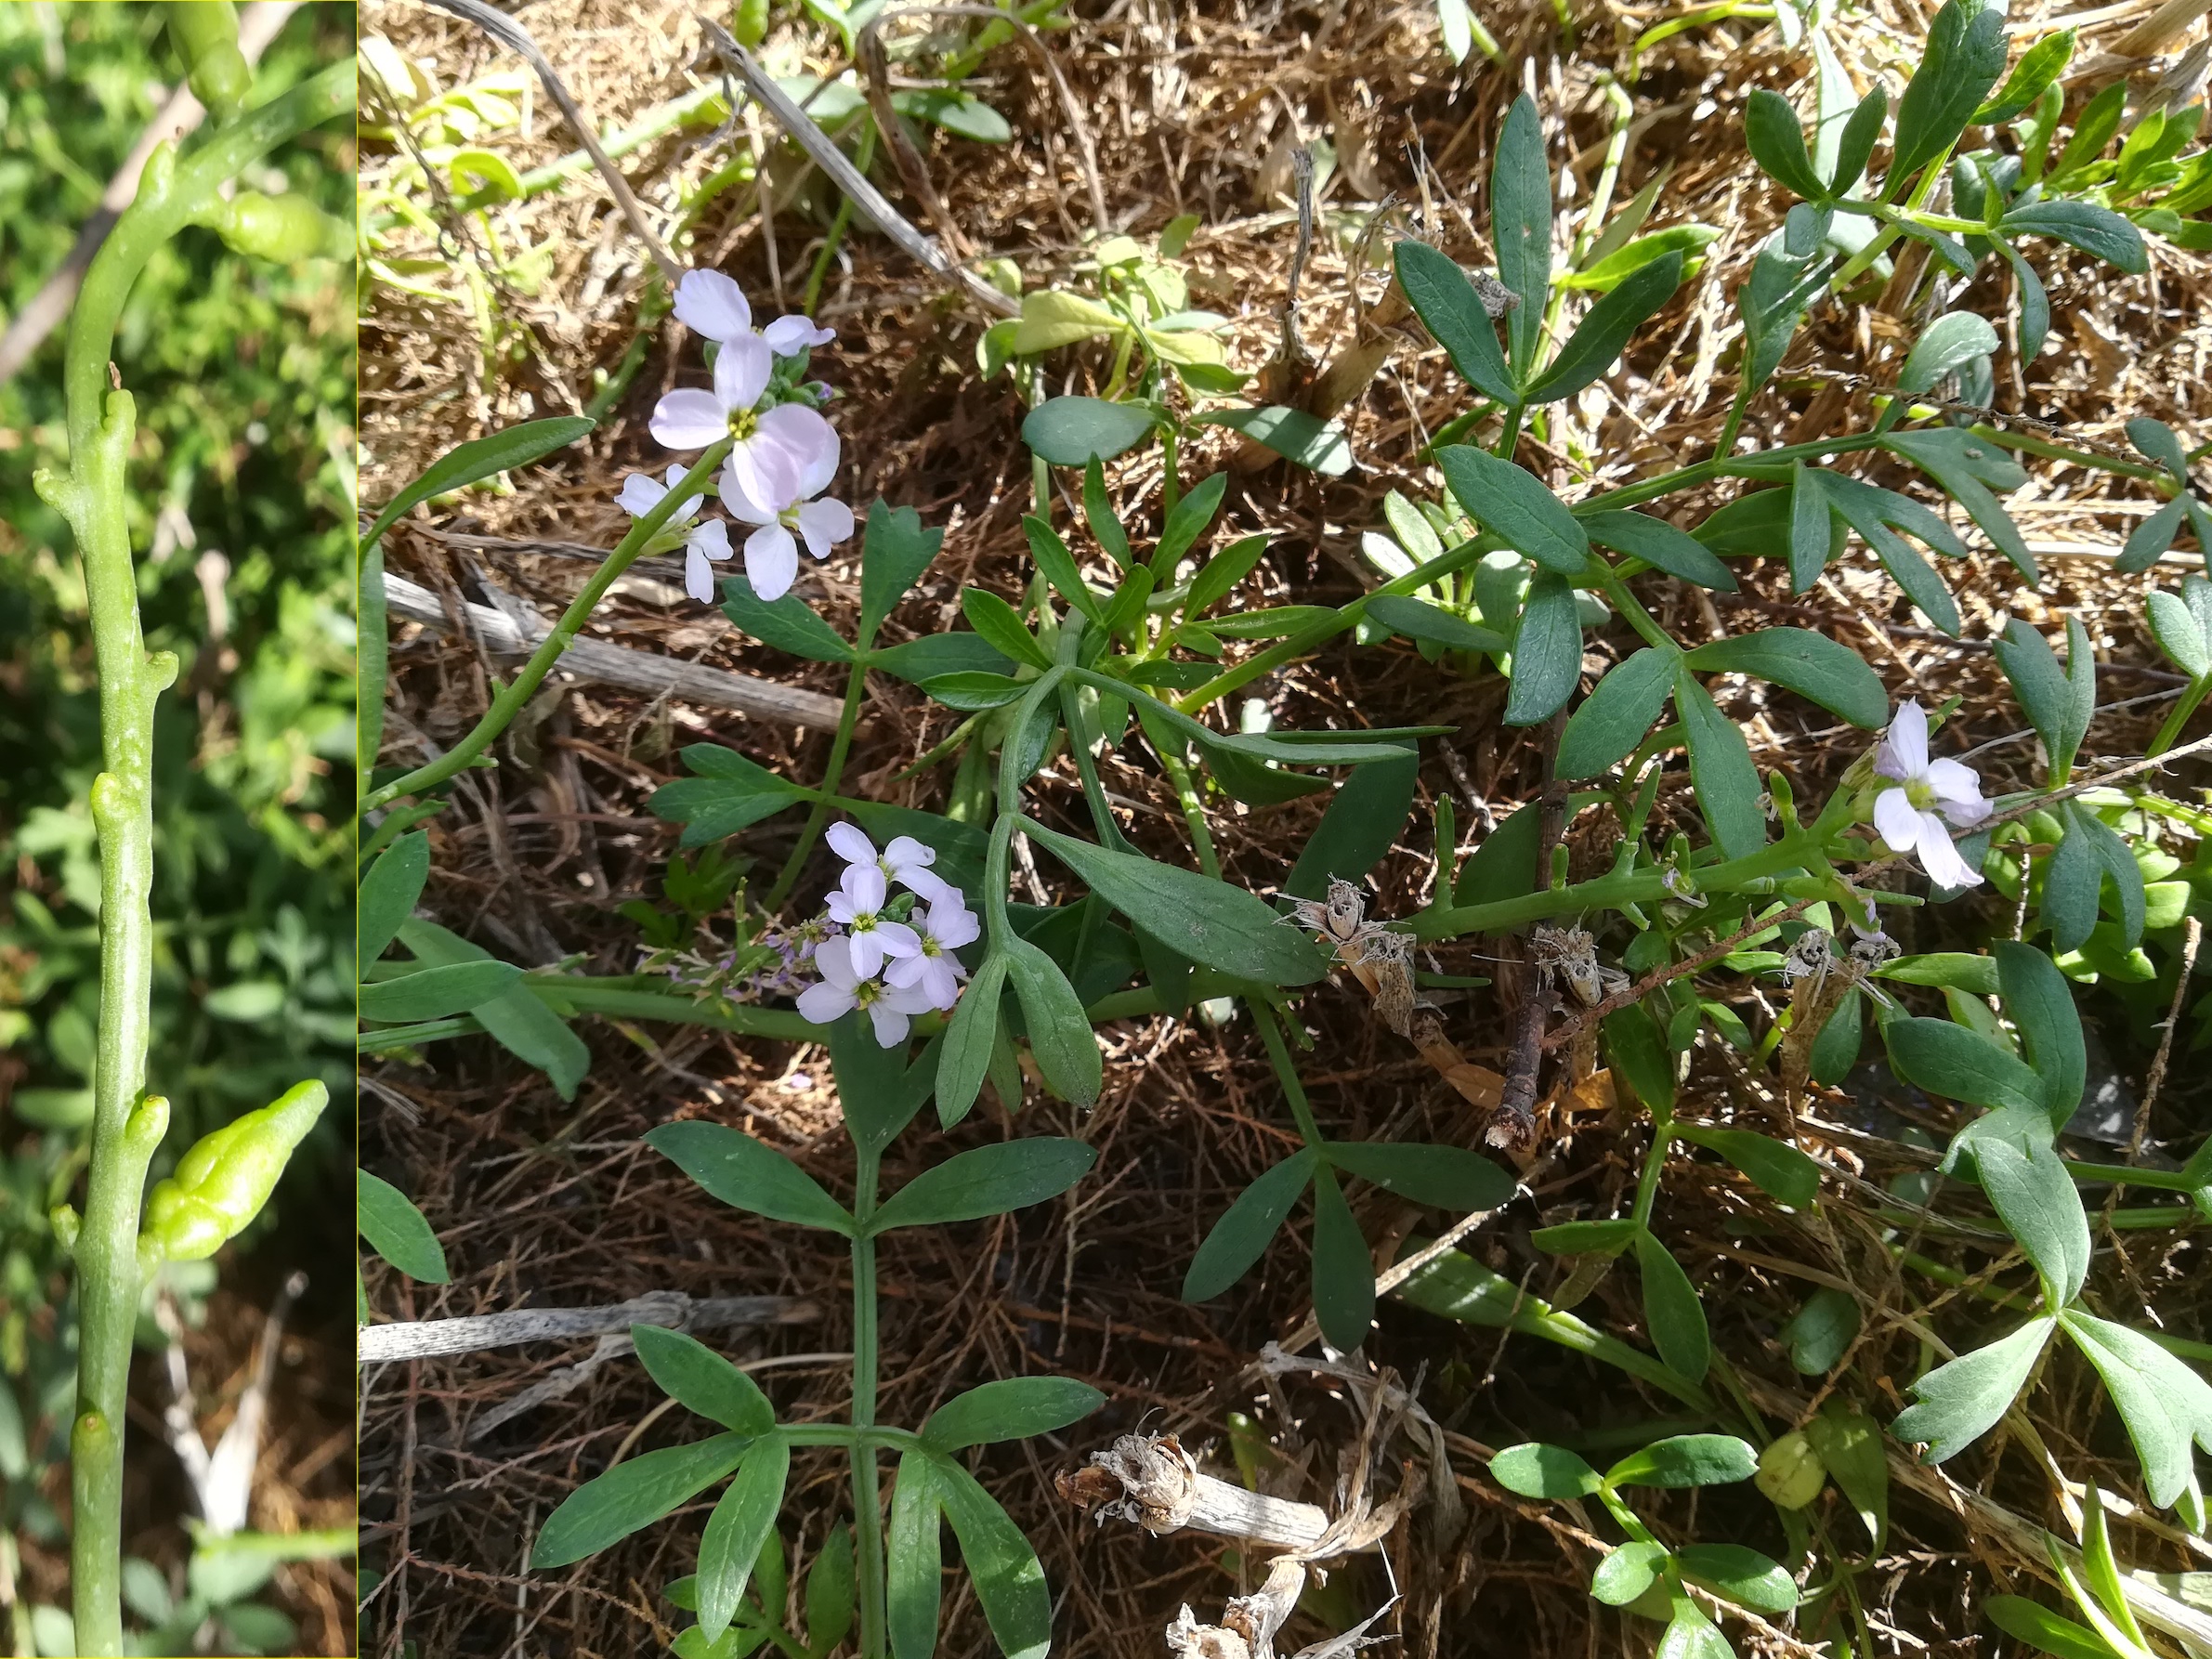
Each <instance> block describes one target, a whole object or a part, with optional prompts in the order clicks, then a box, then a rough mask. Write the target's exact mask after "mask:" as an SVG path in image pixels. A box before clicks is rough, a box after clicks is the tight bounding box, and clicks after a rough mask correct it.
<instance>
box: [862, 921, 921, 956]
mask: <svg viewBox="0 0 2212 1659" xmlns="http://www.w3.org/2000/svg"><path fill="white" fill-rule="evenodd" d="M872 936H873V937H875V938H878V939H881V940H882V941H883V954H884V955H885V956H920V955H921V954H922V940H921V937H920V935H918V934H916V933H915V932H914V930H913V929H912V928H910V927H909V926H908V925H907V924H906V923H905V922H903V921H879V922H877V923H876V924H875V930H874V934H873V935H872Z"/></svg>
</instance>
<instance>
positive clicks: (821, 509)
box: [799, 501, 853, 559]
mask: <svg viewBox="0 0 2212 1659" xmlns="http://www.w3.org/2000/svg"><path fill="white" fill-rule="evenodd" d="M852 533H853V510H852V508H850V507H848V506H846V505H845V504H844V503H843V502H841V501H818V502H808V503H806V504H805V506H803V507H801V508H800V509H799V534H801V535H802V536H804V537H805V538H806V551H807V552H808V553H811V554H812V555H814V556H815V557H816V558H818V559H826V558H828V557H829V556H830V549H831V548H832V547H834V546H836V545H837V543H838V542H842V541H844V539H845V538H846V537H847V536H849V535H851V534H852Z"/></svg>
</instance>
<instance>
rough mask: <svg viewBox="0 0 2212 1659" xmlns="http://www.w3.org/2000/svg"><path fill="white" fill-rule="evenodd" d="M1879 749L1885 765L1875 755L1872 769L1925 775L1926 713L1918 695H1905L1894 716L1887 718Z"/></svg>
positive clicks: (1887, 774)
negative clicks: (1888, 724)
mask: <svg viewBox="0 0 2212 1659" xmlns="http://www.w3.org/2000/svg"><path fill="white" fill-rule="evenodd" d="M1882 751H1883V757H1884V758H1886V759H1887V760H1888V762H1889V764H1888V765H1884V764H1882V760H1880V759H1878V760H1877V761H1876V762H1875V764H1874V769H1875V770H1876V771H1877V772H1879V773H1880V774H1881V775H1882V776H1883V777H1898V778H1904V777H1926V776H1927V774H1928V714H1927V712H1926V711H1925V710H1923V709H1922V708H1921V707H1920V703H1919V699H1917V698H1910V697H1908V698H1906V699H1904V701H1903V702H1901V703H1899V704H1898V705H1897V715H1896V718H1895V719H1893V720H1891V722H1890V732H1889V736H1888V737H1886V738H1883V739H1882ZM1891 767H1894V768H1895V770H1891Z"/></svg>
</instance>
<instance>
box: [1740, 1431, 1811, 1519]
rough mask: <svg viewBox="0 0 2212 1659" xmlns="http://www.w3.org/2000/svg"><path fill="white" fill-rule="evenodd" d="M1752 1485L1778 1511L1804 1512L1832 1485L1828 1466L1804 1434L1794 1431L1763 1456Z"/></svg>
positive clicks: (1760, 1456) (1763, 1453)
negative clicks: (1821, 1492)
mask: <svg viewBox="0 0 2212 1659" xmlns="http://www.w3.org/2000/svg"><path fill="white" fill-rule="evenodd" d="M1751 1483H1752V1484H1753V1485H1754V1486H1757V1487H1758V1488H1759V1489H1760V1491H1761V1492H1763V1493H1765V1494H1766V1496H1767V1499H1768V1501H1769V1502H1771V1503H1773V1504H1774V1507H1775V1508H1776V1509H1803V1508H1804V1507H1805V1506H1806V1505H1807V1504H1809V1503H1811V1502H1812V1501H1813V1499H1814V1498H1816V1497H1818V1496H1820V1489H1821V1488H1822V1487H1823V1486H1826V1484H1827V1483H1828V1470H1827V1466H1826V1464H1824V1463H1822V1462H1821V1460H1820V1454H1819V1453H1818V1452H1815V1451H1814V1450H1813V1443H1812V1442H1811V1441H1810V1440H1808V1439H1806V1438H1805V1436H1804V1434H1803V1432H1802V1431H1800V1430H1792V1431H1791V1432H1789V1433H1787V1434H1785V1435H1784V1436H1783V1437H1782V1438H1781V1439H1780V1440H1777V1441H1776V1442H1774V1444H1773V1445H1771V1446H1769V1447H1767V1449H1766V1450H1765V1451H1763V1452H1761V1453H1760V1455H1759V1473H1758V1474H1757V1475H1755V1476H1753V1477H1752V1481H1751Z"/></svg>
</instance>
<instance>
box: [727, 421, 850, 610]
mask: <svg viewBox="0 0 2212 1659" xmlns="http://www.w3.org/2000/svg"><path fill="white" fill-rule="evenodd" d="M783 407H784V408H786V409H790V408H795V407H796V405H793V404H785V405H784V406H783ZM769 412H770V413H771V414H773V413H776V412H778V411H774V410H771V411H769ZM815 418H816V419H817V420H820V419H821V417H820V416H819V415H817V416H816V417H815ZM822 425H823V426H824V427H828V426H829V425H830V424H829V422H827V421H823V422H822ZM837 453H838V447H837V434H836V432H835V431H834V430H831V433H830V441H829V444H828V447H827V448H824V449H818V450H817V451H815V452H814V453H813V455H812V456H810V457H809V458H808V460H807V462H806V464H805V471H803V472H802V473H801V474H800V475H799V476H798V477H797V478H796V479H795V480H793V482H792V488H791V490H789V492H788V493H787V494H785V495H784V496H782V497H768V498H763V497H761V496H759V495H756V494H754V492H753V483H752V482H751V480H750V477H749V475H747V474H743V473H740V471H739V469H738V468H737V467H736V466H734V465H731V464H724V466H723V468H722V504H723V505H724V506H726V507H727V508H728V509H729V510H730V512H731V513H733V514H734V515H736V516H738V517H739V518H740V519H741V520H743V521H744V522H745V523H747V524H750V525H755V526H757V527H758V528H757V529H754V530H753V534H751V535H750V536H748V537H746V538H745V580H746V581H750V582H751V583H752V584H753V592H754V593H756V594H759V595H760V596H761V597H762V598H763V599H780V598H781V597H782V596H783V595H784V594H787V593H789V592H790V591H791V585H792V581H794V580H795V579H796V578H797V576H798V574H799V542H798V539H797V538H794V537H793V535H792V531H794V530H796V531H797V532H798V537H799V538H804V539H805V542H806V551H807V552H808V553H810V554H812V555H814V556H815V557H816V558H818V559H826V558H828V557H829V556H830V549H831V548H832V547H834V546H835V545H836V544H837V543H838V542H842V541H844V539H845V538H846V537H847V536H849V535H851V534H852V533H853V510H852V508H850V507H848V506H846V505H845V504H844V503H843V502H841V501H837V500H834V499H827V500H822V501H816V500H814V499H812V498H813V497H815V496H818V495H819V494H820V493H821V492H822V491H823V490H827V489H828V488H829V487H830V480H831V478H833V477H836V476H837ZM736 460H737V455H736V453H735V452H734V451H733V452H732V453H731V455H730V461H731V462H735V461H736Z"/></svg>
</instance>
